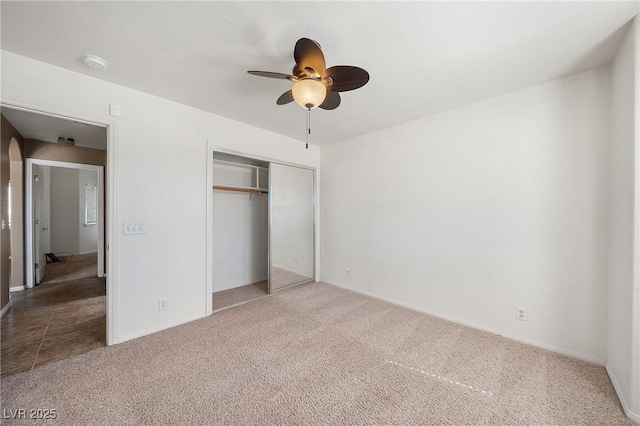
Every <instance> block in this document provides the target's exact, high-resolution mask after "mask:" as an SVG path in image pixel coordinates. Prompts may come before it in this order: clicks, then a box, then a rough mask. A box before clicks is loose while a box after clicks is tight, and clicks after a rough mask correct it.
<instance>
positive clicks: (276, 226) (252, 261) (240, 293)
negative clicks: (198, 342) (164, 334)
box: [212, 151, 315, 311]
mask: <svg viewBox="0 0 640 426" xmlns="http://www.w3.org/2000/svg"><path fill="white" fill-rule="evenodd" d="M212 190H213V196H212V216H213V220H212V239H213V251H212V255H213V265H212V266H213V268H212V272H213V273H212V308H213V309H212V310H213V311H217V310H220V309H226V308H228V307H231V306H235V305H239V304H243V303H246V302H248V301H252V300H256V299H259V298H262V297H266V296H268V295H270V294H273V293H274V292H278V291H281V290H285V289H287V288H290V287H292V286H295V285H299V284H304V283H308V282H312V281H314V277H315V241H314V239H315V170H313V169H309V168H306V167H298V166H294V165H287V164H281V163H276V162H270V161H266V160H259V159H255V158H249V157H244V156H240V155H235V154H230V153H225V152H219V151H214V153H213V188H212Z"/></svg>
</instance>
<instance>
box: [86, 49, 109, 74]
mask: <svg viewBox="0 0 640 426" xmlns="http://www.w3.org/2000/svg"><path fill="white" fill-rule="evenodd" d="M82 62H84V64H85V65H86V66H88V67H90V68H93V69H96V70H106V69H107V66H109V63H108V62H107V61H105V60H104V59H102V58H101V57H99V56H96V55H91V54H89V53H85V54H84V55H82Z"/></svg>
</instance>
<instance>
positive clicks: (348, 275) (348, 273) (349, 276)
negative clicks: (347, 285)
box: [347, 269, 351, 278]
mask: <svg viewBox="0 0 640 426" xmlns="http://www.w3.org/2000/svg"><path fill="white" fill-rule="evenodd" d="M347 278H351V269H347Z"/></svg>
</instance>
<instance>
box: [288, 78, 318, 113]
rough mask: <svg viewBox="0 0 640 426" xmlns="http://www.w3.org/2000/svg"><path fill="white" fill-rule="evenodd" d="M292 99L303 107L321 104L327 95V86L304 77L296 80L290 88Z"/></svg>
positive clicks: (310, 107) (309, 107)
mask: <svg viewBox="0 0 640 426" xmlns="http://www.w3.org/2000/svg"><path fill="white" fill-rule="evenodd" d="M291 92H292V94H293V99H294V100H295V101H296V103H297V104H298V105H300V106H301V107H302V108H304V109H314V108H317V107H319V106H320V105H322V103H323V102H324V100H325V98H326V97H327V88H326V87H325V86H324V84H322V83H321V82H320V81H318V80H314V79H312V78H306V79H303V80H299V81H297V82H296V83H295V84H294V85H293V87H292V88H291Z"/></svg>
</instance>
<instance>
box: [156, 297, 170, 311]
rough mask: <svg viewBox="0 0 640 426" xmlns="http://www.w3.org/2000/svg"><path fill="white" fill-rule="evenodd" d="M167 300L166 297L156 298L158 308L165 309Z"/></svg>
mask: <svg viewBox="0 0 640 426" xmlns="http://www.w3.org/2000/svg"><path fill="white" fill-rule="evenodd" d="M167 304H168V300H167V299H166V298H164V299H160V300H158V310H159V311H166V310H167V307H168V306H167Z"/></svg>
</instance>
